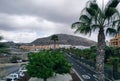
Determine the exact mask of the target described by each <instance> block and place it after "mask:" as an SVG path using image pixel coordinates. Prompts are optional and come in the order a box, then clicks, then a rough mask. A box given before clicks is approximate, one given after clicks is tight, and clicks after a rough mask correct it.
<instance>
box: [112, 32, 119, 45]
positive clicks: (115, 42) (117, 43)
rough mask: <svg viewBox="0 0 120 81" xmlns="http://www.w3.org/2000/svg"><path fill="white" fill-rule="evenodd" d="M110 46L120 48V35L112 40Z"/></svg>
mask: <svg viewBox="0 0 120 81" xmlns="http://www.w3.org/2000/svg"><path fill="white" fill-rule="evenodd" d="M110 46H112V47H120V34H119V35H116V36H115V37H114V38H113V39H111V40H110Z"/></svg>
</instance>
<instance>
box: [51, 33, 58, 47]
mask: <svg viewBox="0 0 120 81" xmlns="http://www.w3.org/2000/svg"><path fill="white" fill-rule="evenodd" d="M51 40H53V41H54V49H55V48H56V41H58V36H57V35H52V36H51Z"/></svg>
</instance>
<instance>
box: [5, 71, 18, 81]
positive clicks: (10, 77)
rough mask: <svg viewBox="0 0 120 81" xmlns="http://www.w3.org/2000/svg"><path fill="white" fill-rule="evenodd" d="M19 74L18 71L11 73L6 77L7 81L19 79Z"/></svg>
mask: <svg viewBox="0 0 120 81" xmlns="http://www.w3.org/2000/svg"><path fill="white" fill-rule="evenodd" d="M19 78H20V77H19V74H18V73H11V74H10V75H8V76H7V77H6V79H7V81H17V80H19Z"/></svg>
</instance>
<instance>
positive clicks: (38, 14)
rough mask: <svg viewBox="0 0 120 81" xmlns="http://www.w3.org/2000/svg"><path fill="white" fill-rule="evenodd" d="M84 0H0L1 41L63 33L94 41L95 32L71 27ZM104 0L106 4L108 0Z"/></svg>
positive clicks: (16, 40)
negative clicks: (85, 31) (80, 31)
mask: <svg viewBox="0 0 120 81" xmlns="http://www.w3.org/2000/svg"><path fill="white" fill-rule="evenodd" d="M87 1H88V0H0V36H3V37H4V41H14V42H24V43H27V42H31V41H33V40H35V39H36V38H41V37H46V36H50V35H52V34H60V33H64V34H71V35H77V36H82V37H85V38H88V39H91V40H94V41H97V34H96V33H93V34H92V35H91V37H89V36H85V35H81V34H74V30H73V29H71V24H72V23H74V22H76V21H78V19H79V16H80V13H81V10H82V9H83V8H84V7H85V5H86V2H87ZM99 1H100V0H99ZM104 1H105V3H106V1H107V0H104ZM98 3H99V2H98ZM107 39H108V38H107Z"/></svg>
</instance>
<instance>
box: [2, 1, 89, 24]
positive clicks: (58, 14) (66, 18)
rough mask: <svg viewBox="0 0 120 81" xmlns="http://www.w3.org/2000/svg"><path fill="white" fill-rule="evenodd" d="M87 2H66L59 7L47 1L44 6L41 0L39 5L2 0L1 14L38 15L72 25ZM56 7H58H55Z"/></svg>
mask: <svg viewBox="0 0 120 81" xmlns="http://www.w3.org/2000/svg"><path fill="white" fill-rule="evenodd" d="M35 1H37V0H35ZM38 1H39V0H38ZM86 1H87V0H86ZM86 1H85V0H73V1H69V0H66V1H64V4H63V5H59V6H57V5H55V4H56V2H55V3H47V0H46V3H45V2H44V1H43V2H44V3H43V4H42V0H41V2H40V4H39V3H38V5H36V4H33V3H32V2H34V0H11V1H10V0H1V1H0V12H4V13H9V14H26V15H28V14H29V15H36V16H40V17H43V18H45V19H46V20H49V21H53V22H60V23H71V22H72V21H74V20H75V18H76V17H79V14H80V11H81V9H82V8H83V5H84V4H85V2H86ZM81 3H83V5H81ZM57 4H58V3H57ZM51 5H52V6H51ZM54 5H55V6H56V7H54ZM76 8H77V9H78V10H79V12H78V11H77V10H75V9H76ZM76 12H77V13H76Z"/></svg>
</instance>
